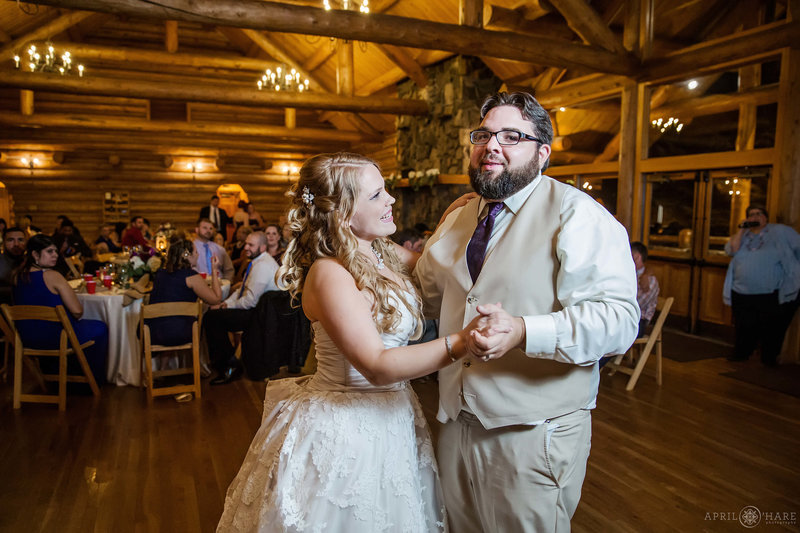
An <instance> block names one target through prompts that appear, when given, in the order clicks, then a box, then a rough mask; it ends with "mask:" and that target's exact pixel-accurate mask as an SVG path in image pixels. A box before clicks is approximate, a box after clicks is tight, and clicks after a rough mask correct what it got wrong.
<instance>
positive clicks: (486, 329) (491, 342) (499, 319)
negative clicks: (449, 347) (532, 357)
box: [463, 302, 525, 361]
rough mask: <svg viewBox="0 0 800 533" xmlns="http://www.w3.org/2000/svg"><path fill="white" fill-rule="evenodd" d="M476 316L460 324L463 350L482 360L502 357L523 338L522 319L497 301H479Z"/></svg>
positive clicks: (523, 323) (521, 342)
mask: <svg viewBox="0 0 800 533" xmlns="http://www.w3.org/2000/svg"><path fill="white" fill-rule="evenodd" d="M477 311H478V313H479V314H478V316H476V317H475V318H473V319H472V321H471V322H470V323H469V325H467V327H466V328H464V330H463V332H466V339H465V344H466V347H467V351H468V352H469V353H471V354H472V355H474V356H475V357H477V358H478V359H481V360H483V361H490V360H492V359H497V358H499V357H502V356H503V354H505V353H506V352H508V351H509V350H511V349H513V348H516V347H518V346H520V345H522V344H523V343H524V342H525V322H524V321H523V320H522V317H518V316H512V315H510V314H509V313H508V312H506V310H505V309H503V306H502V304H500V303H499V302H498V303H496V304H486V305H479V306H478V307H477Z"/></svg>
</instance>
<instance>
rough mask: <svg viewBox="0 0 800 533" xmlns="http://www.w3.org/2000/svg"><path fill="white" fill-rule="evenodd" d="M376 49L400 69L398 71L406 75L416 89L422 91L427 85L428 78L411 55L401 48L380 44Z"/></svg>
mask: <svg viewBox="0 0 800 533" xmlns="http://www.w3.org/2000/svg"><path fill="white" fill-rule="evenodd" d="M378 49H379V50H380V51H381V52H383V54H384V55H385V56H386V57H388V58H389V60H390V61H391V62H392V63H394V64H395V65H397V66H398V67H400V69H401V70H402V71H403V72H405V73H406V74H407V75H408V77H409V79H411V80H412V81H413V82H414V83H416V84H417V87H419V88H420V89H422V88H424V87H426V86H427V85H428V76H427V75H426V74H425V71H424V70H422V66H420V64H419V63H417V62H416V61H415V60H414V58H413V57H411V54H409V53H408V52H406V51H405V50H404V49H403V48H400V47H399V46H392V45H391V44H380V45H378Z"/></svg>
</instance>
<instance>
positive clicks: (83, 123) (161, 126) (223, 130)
mask: <svg viewBox="0 0 800 533" xmlns="http://www.w3.org/2000/svg"><path fill="white" fill-rule="evenodd" d="M0 124H2V125H5V126H16V127H30V128H87V129H106V130H116V131H140V132H155V133H183V134H187V135H206V136H208V135H218V136H222V137H225V136H240V137H261V138H266V139H276V140H284V141H292V140H303V141H312V142H313V141H316V140H318V139H319V138H320V137H325V138H327V139H328V140H333V141H341V142H378V141H380V138H379V137H378V138H376V137H375V136H373V135H365V134H363V133H361V132H357V131H340V130H327V131H323V130H320V129H318V128H287V127H283V126H261V125H249V124H233V123H227V124H226V123H208V122H207V123H202V124H201V123H197V122H192V123H187V122H182V121H178V120H157V121H156V120H142V119H132V118H124V119H120V118H105V117H98V116H91V115H72V114H47V115H31V116H24V115H20V114H17V113H11V112H7V111H0Z"/></svg>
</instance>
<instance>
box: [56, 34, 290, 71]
mask: <svg viewBox="0 0 800 533" xmlns="http://www.w3.org/2000/svg"><path fill="white" fill-rule="evenodd" d="M53 45H54V46H55V47H56V48H68V49H69V51H70V52H71V53H72V55H73V56H75V57H79V58H80V59H81V61H86V60H100V61H114V62H120V63H123V64H124V63H145V64H149V65H165V66H181V67H192V68H220V69H230V70H251V71H264V70H265V69H267V68H274V67H276V66H278V64H279V63H278V62H277V61H271V60H268V59H256V58H252V57H235V56H230V57H225V56H213V55H205V54H190V53H185V52H175V53H174V54H171V53H169V52H162V51H159V50H145V49H142V48H124V47H116V46H99V45H93V44H87V43H72V42H69V43H68V42H63V41H57V42H54V43H53Z"/></svg>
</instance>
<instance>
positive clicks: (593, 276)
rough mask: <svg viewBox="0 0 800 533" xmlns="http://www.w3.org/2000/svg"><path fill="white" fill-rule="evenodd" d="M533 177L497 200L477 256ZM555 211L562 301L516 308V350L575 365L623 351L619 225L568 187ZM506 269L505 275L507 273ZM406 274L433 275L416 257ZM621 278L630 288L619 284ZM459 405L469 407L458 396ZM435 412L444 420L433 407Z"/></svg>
mask: <svg viewBox="0 0 800 533" xmlns="http://www.w3.org/2000/svg"><path fill="white" fill-rule="evenodd" d="M541 180H542V177H541V175H540V176H538V177H537V178H536V179H534V180H533V181H532V182H531V183H530V184H528V185H527V186H526V187H525V188H523V189H522V190H521V191H519V192H517V193H516V194H514V195H512V196H511V197H509V198H507V199H506V200H504V203H505V204H506V207H504V208H503V209H502V210H501V211H500V212H499V213H498V214H497V216H496V218H495V223H494V227H493V229H492V234H491V236H490V238H489V242H488V245H487V248H486V255H485V259H484V261H485V260H486V258H488V257H489V256H490V255H491V254H492V252H493V251H494V249H495V247H496V246H497V243H498V242H500V241H501V239H502V238H503V236H504V235H505V233H506V231H507V230H508V228H509V227H510V225H511V224H512V223H513V221H514V219H515V217H516V215H517V213H518V212H519V209H520V208H521V207H522V206H523V204H524V203H525V201H526V200H527V199H528V197H529V196H530V195H531V194H532V193H533V191H534V190H535V189H536V187H537V185H539V183H541ZM480 202H481V204H480V205H479V209H478V212H479V213H480V216H481V218H482V217H484V216H486V214H487V213H488V208H487V205H486V204H488V202H486V201H485V200H483V199H481V200H480ZM460 209H463V208H459V209H456V210H455V211H453V213H451V214H450V215H448V217H447V219H446V220H445V221H444V222H443V223H442V226H441V227H440V228H437V230H436V233H435V234H434V236H433V237H431V239H430V241H429V243H428V244H427V245H426V247H427V246H432V245H433V244H434V243H435V242H436V240H437V239H438V238H443V237H444V236H446V235H447V233H448V231H449V228H450V227H451V226H452V225H453V224H454V223H455V221H456V220H457V218H458V213H459V211H460ZM559 213H560V224H559V225H560V230H559V231H558V233H557V238H556V240H555V242H554V243H553V244H554V246H555V247H556V250H555V255H556V257H557V258H558V261H559V265H558V267H557V279H556V295H557V298H558V300H559V302H560V303H561V305H562V306H563V309H561V310H559V311H556V312H553V313H549V314H542V315H527V316H526V315H523V316H522V319H523V321H524V322H525V348H524V350H525V352H526V355H527V356H528V357H532V358H542V359H552V360H555V361H558V362H561V363H568V364H574V365H580V366H591V365H596V364H597V361H598V360H599V359H600V358H601V357H602V356H603V355H607V354H615V353H624V352H625V351H626V350H627V349H628V348H629V347H630V341H631V339H633V338H634V337H635V334H636V333H635V331H636V330H635V325H638V321H639V307H638V305H637V303H636V291H635V280H636V273H635V266H634V264H633V260H632V258H631V253H630V249H629V246H628V239H627V235H626V234H625V230H624V228H622V226H621V225H620V224H619V223H618V222H617V221H616V220H615V219H614V218H613V216H611V214H610V213H609V212H608V211H607V210H606V209H605V208H604V207H602V206H601V205H600V204H598V203H597V202H595V201H594V200H593V199H592V198H591V197H589V196H588V195H587V194H585V193H583V192H582V191H579V190H578V189H575V188H573V187H570V188H569V190H567V191H566V193H565V194H564V197H563V200H562V203H561V206H560V209H559ZM477 223H478V221H476V225H477ZM530 231H531V232H535V231H536V228H535V227H531V228H530ZM520 260H524V258H520ZM464 261H466V258H465V259H464ZM621 272H622V273H626V274H627V275H626V276H625V278H626V279H625V280H624V281H625V283H620V278H619V274H618V273H621ZM509 274H510V275H512V276H513V273H509ZM414 275H415V276H417V277H418V279H420V283H421V284H422V285H430V282H427V281H425V280H426V279H429V280H430V279H435V277H436V276H437V275H436V272H434V271H433V270H432V269H430V268H428V265H427V264H425V262H424V261H421V262H420V263H418V264H417V267H416V269H415V271H414ZM628 285H630V290H627V288H628V287H627V286H628ZM623 289H626V290H623ZM501 303H502V302H501ZM633 314H635V315H636V317H635V321H634V320H630V319H627V320H620V319H619V318H620V317H627V316H628V315H633ZM598 381H599V373H597V372H596V373H595V375H594V377H593V387H594V390H597V389H596V386H597V382H598ZM595 400H596V397H594V398H592V399H591V401H590V402H589V404H588V405H586V406H585V407H584V408H585V409H591V408H594V406H595ZM462 409H463V410H465V411H468V412H469V411H470V409H469V408H468V407H467V406H466V404H465V403H464V402H463V400H462ZM437 418H439V420H440V421H446V420H447V416H446V414H444V412H443V411H442V410H441V409H440V413H439V416H438V417H437ZM542 422H543V420H530V421H527V422H526V423H527V424H530V425H538V424H540V423H542Z"/></svg>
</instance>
